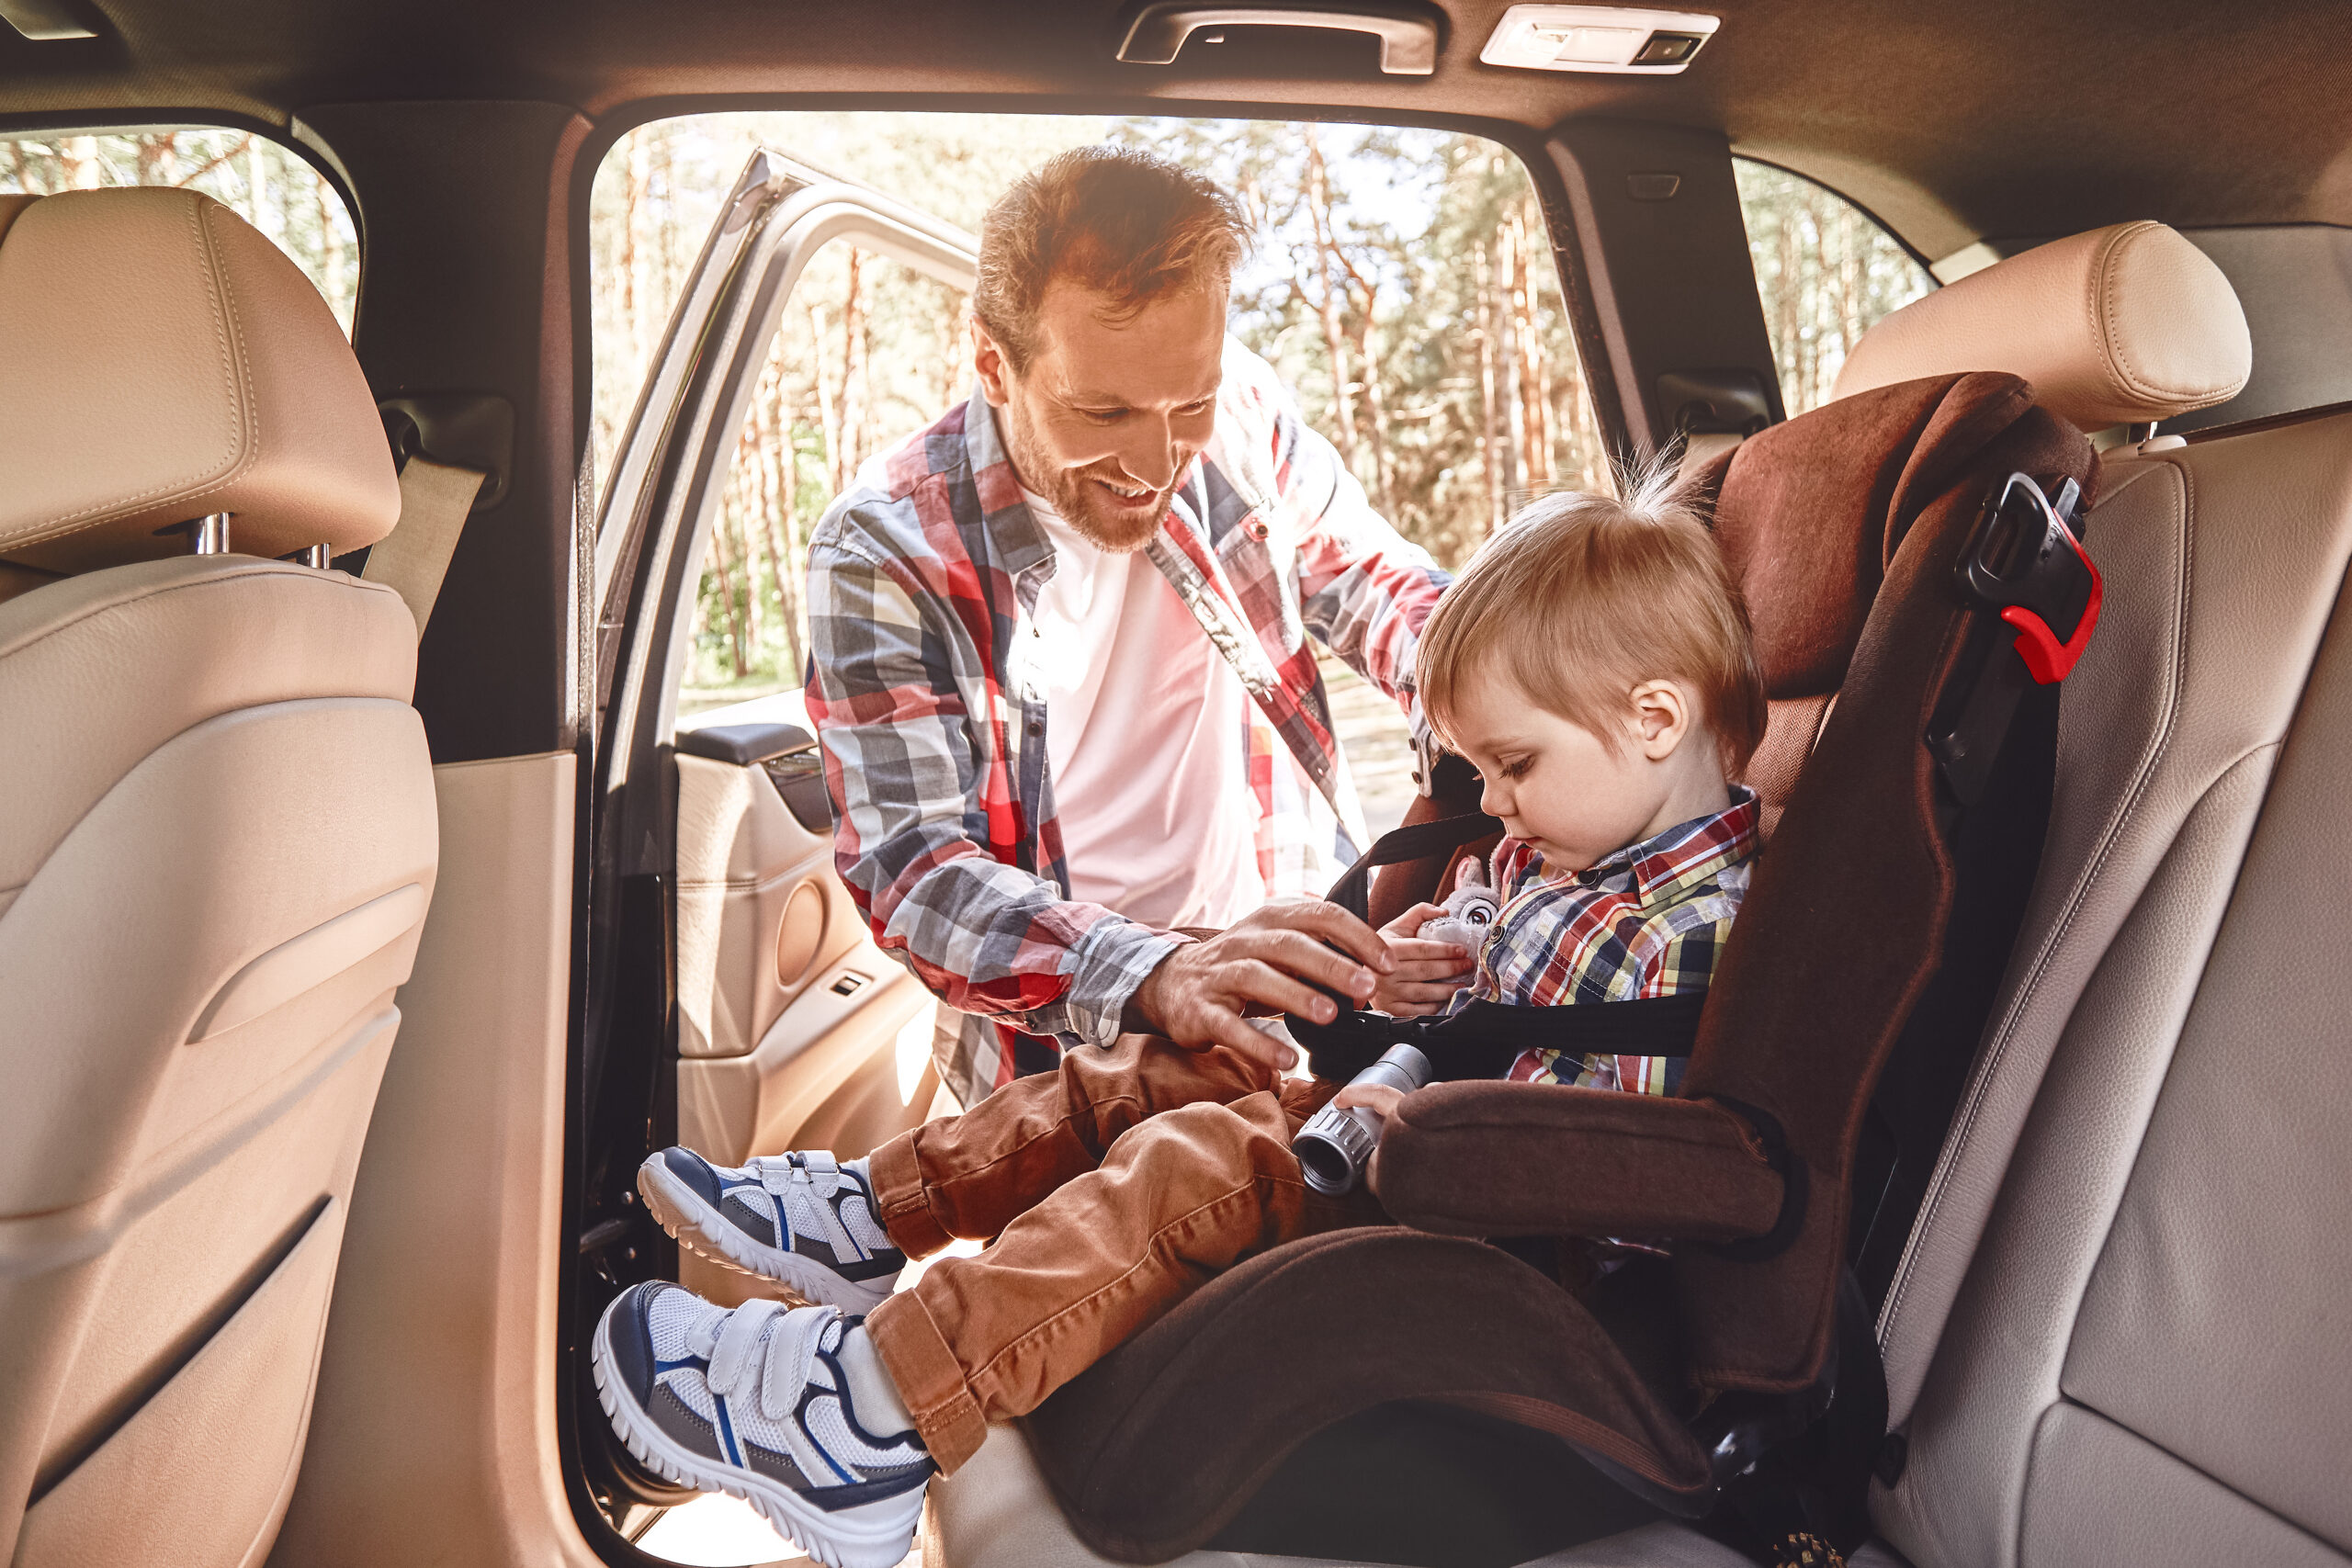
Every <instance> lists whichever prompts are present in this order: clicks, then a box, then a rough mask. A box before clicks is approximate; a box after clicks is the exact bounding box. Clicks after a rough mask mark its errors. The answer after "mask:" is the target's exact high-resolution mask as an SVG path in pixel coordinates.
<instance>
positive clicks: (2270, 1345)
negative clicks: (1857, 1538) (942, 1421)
mask: <svg viewBox="0 0 2352 1568" xmlns="http://www.w3.org/2000/svg"><path fill="white" fill-rule="evenodd" d="M2248 366H2249V351H2248V346H2247V341H2246V336H2245V324H2244V320H2243V317H2242V316H2241V315H2240V313H2239V312H2238V310H2237V308H2236V305H2235V301H2234V299H2233V298H2232V297H2231V295H2230V293H2229V290H2228V288H2227V286H2226V284H2225V283H2224V282H2223V281H2222V278H2221V277H2220V275H2219V274H2218V272H2216V271H2214V270H2213V269H2212V267H2211V264H2210V263H2205V262H2204V261H2203V260H2202V258H2201V257H2199V256H2198V255H2197V254H2196V253H2195V252H2194V250H2193V249H2192V248H2191V247H2189V246H2188V244H2187V243H2186V242H2183V241H2181V240H2180V239H2179V237H2178V236H2177V235H2175V234H2172V233H2170V231H2165V230H2164V229H2162V228H2160V227H2158V226H2155V225H2123V226H2120V227H2118V228H2115V229H2109V230H2102V231H2096V232H2094V233H2092V234H2088V235H2078V236H2075V238H2074V239H2071V240H2068V241H2063V242H2060V243H2057V244H2053V245H2051V246H2047V247H2044V248H2043V249H2042V250H2041V251H2036V252H2030V253H2028V254H2025V255H2023V256H2019V257H2018V258H2015V259H2014V260H2012V261H2009V262H2007V263H2003V264H2002V265H1999V266H1997V267H1995V268H1991V269H1988V270H1986V271H1985V272H1983V273H1979V274H1977V275H1975V276H1972V277H1970V278H1968V279H1965V280H1963V281H1962V283H1959V284H1955V285H1953V286H1952V287H1951V288H1946V289H1943V290H1939V292H1938V293H1936V294H1934V295H1931V296H1929V297H1928V299H1924V300H1922V301H1920V302H1919V303H1917V304H1915V305H1913V306H1911V307H1909V308H1907V309H1906V310H1903V311H1901V312H1898V313H1896V314H1895V315H1894V316H1890V317H1888V318H1887V320H1886V321H1884V322H1883V323H1881V325H1880V327H1879V328H1878V329H1877V331H1875V332H1874V333H1872V334H1871V337H1870V338H1868V339H1866V340H1865V341H1864V343H1863V344H1862V345H1861V347H1860V349H1859V350H1858V351H1857V353H1856V354H1855V355H1854V357H1853V359H1852V361H1851V362H1850V363H1849V367H1848V370H1847V374H1846V376H1845V377H1844V378H1841V380H1840V382H1839V388H1838V389H1839V390H1840V391H1841V392H1852V391H1856V390H1859V389H1863V388H1865V387H1869V386H1877V385H1883V384H1886V383H1889V382H1894V381H1898V380H1903V379H1906V378H1911V377H1916V376H1923V375H1930V374H1936V373H1939V372H1945V371H1953V370H1963V369H1997V370H2009V371H2014V372H2016V373H2018V374H2020V375H2023V376H2026V377H2028V378H2030V379H2031V380H2032V381H2033V382H2034V383H2035V385H2036V386H2037V387H2039V388H2041V389H2042V392H2043V397H2044V400H2045V401H2047V402H2048V403H2049V404H2050V405H2051V406H2052V408H2053V409H2054V410H2055V411H2056V412H2060V413H2062V414H2064V415H2066V416H2067V417H2069V418H2071V419H2074V420H2075V422H2076V423H2082V424H2085V425H2087V426H2100V425H2108V424H2116V423H2126V424H2128V423H2144V422H2147V421H2152V420H2156V419H2160V418H2164V417H2168V416H2169V415H2171V414H2173V413H2177V412H2185V411H2186V410H2188V409H2191V408H2196V407H2202V406H2206V405H2208V404H2211V403H2213V402H2217V401H2219V400H2222V398H2225V397H2227V396H2229V395H2231V394H2232V393H2233V391H2234V390H2235V389H2236V386H2237V385H2238V384H2239V383H2241V382H2242V381H2243V380H2244V378H2245V374H2246V371H2247V369H2248ZM2106 464H2107V466H2106V470H2105V472H2104V474H2103V476H2102V480H2103V490H2102V499H2101V500H2100V502H2099V503H2098V507H2097V508H2096V510H2095V511H2094V513H2092V517H2091V522H2090V546H2091V550H2092V553H2093V555H2094V556H2095V557H2096V558H2097V559H2098V563H2099V566H2100V569H2101V570H2102V571H2103V572H2104V573H2105V577H2106V584H2107V590H2106V615H2105V618H2104V620H2103V622H2102V624H2101V626H2100V630H2099V632H2098V637H2096V638H2095V639H2094V640H2093V641H2092V643H2091V645H2090V649H2089V650H2088V652H2087V653H2086V655H2085V657H2084V659H2083V661H2082V663H2081V665H2080V666H2079V667H2078V669H2077V670H2076V671H2075V675H2074V677H2073V678H2072V680H2071V681H2070V682H2069V683H2068V686H2067V689H2066V694H2065V697H2064V705H2063V711H2062V718H2061V733H2060V739H2059V760H2058V777H2057V794H2056V805H2055V813H2054V817H2053V821H2052V829H2051V833H2050V837H2049V841H2048V846H2047V849H2046V851H2045V854H2044V859H2043V863H2042V868H2041V877H2040V880H2039V883H2038V885H2037V887H2036V891H2035V894H2034V899H2033V903H2032V906H2031V908H2030V910H2029V913H2028V917H2027V920H2026V925H2025V929H2024V931H2023V933H2022V934H2021V936H2020V938H2019V941H2018V946H2017V950H2016V952H2015V953H2014V955H2013V958H2012V962H2011V965H2010V971H2009V976H2008V978H2007V982H2006V985H2005V988H2004V997H2003V999H2002V1001H2001V1003H2000V1004H1999V1006H1998V1007H1997V1008H1996V1012H1995V1015H1994V1022H1993V1024H1992V1026H1991V1027H1990V1029H1989V1030H1988V1032H1987V1037H1986V1042H1985V1046H1984V1048H1983V1050H1982V1052H1981V1054H1980V1058H1979V1061H1978V1063H1977V1066H1976V1068H1975V1071H1974V1074H1973V1078H1972V1081H1971V1083H1970V1085H1969V1088H1968V1090H1967V1094H1966V1096H1965V1098H1964V1099H1963V1100H1962V1106H1961V1110H1960V1113H1959V1116H1958V1118H1957V1120H1956V1122H1955V1125H1954V1127H1953V1130H1952V1133H1951V1136H1950V1137H1949V1138H1948V1139H1947V1141H1946V1145H1945V1148H1944V1152H1943V1156H1942V1160H1941V1162H1940V1164H1939V1169H1938V1171H1937V1176H1936V1180H1935V1183H1934V1186H1933V1189H1932V1190H1931V1191H1930V1193H1929V1195H1928V1201H1927V1205H1926V1207H1925V1209H1924V1210H1923V1212H1922V1214H1921V1218H1920V1222H1919V1224H1917V1227H1916V1228H1915V1231H1914V1233H1913V1236H1912V1241H1911V1246H1910V1248H1909V1250H1908V1252H1907V1253H1906V1255H1905V1259H1904V1263H1903V1268H1902V1270H1901V1272H1900V1274H1899V1275H1898V1277H1897V1279H1896V1280H1895V1282H1894V1289H1893V1291H1892V1292H1891V1294H1890V1295H1889V1297H1888V1300H1887V1303H1886V1305H1885V1308H1884V1310H1883V1314H1882V1316H1881V1320H1880V1325H1879V1328H1880V1339H1881V1343H1882V1346H1883V1349H1884V1352H1885V1357H1886V1366H1887V1375H1888V1382H1889V1385H1890V1395H1891V1404H1892V1415H1891V1419H1892V1422H1893V1424H1894V1429H1895V1430H1896V1431H1897V1432H1899V1433H1900V1434H1902V1436H1903V1438H1905V1445H1906V1447H1905V1464H1904V1468H1903V1469H1902V1471H1901V1472H1900V1474H1899V1476H1898V1478H1897V1480H1896V1481H1895V1483H1894V1486H1893V1487H1892V1488H1891V1489H1889V1488H1877V1489H1874V1493H1873V1497H1872V1512H1873V1517H1874V1518H1875V1520H1876V1523H1877V1526H1878V1529H1879V1532H1880V1539H1878V1540H1873V1541H1872V1542H1871V1544H1870V1545H1868V1546H1867V1547H1865V1548H1864V1549H1863V1551H1861V1552H1860V1554H1859V1555H1858V1556H1857V1557H1856V1558H1855V1559H1854V1561H1855V1562H1856V1563H1857V1564H1871V1565H1874V1568H1883V1565H1886V1564H1894V1563H1901V1562H1910V1563H1913V1564H1916V1565H1917V1568H2011V1565H2021V1568H2062V1565H2068V1564H2086V1565H2087V1564H2123V1563H2128V1564H2131V1565H2133V1568H2167V1565H2175V1564H2177V1565H2181V1568H2188V1565H2191V1564H2194V1565H2197V1568H2207V1565H2210V1564H2211V1563H2215V1562H2260V1563H2265V1564H2292V1565H2302V1564H2313V1565H2316V1564H2322V1563H2329V1564H2343V1563H2345V1562H2346V1561H2347V1560H2348V1559H2352V1487H2347V1486H2346V1484H2345V1475H2346V1464H2347V1456H2352V1399H2347V1397H2346V1396H2347V1391H2352V1333H2347V1332H2346V1323H2347V1321H2352V1317H2348V1316H2347V1314H2352V1304H2348V1303H2352V1123H2347V1122H2346V1121H2345V1119H2344V1117H2343V1114H2342V1108H2343V1107H2344V1106H2346V1104H2352V1053H2347V1052H2346V1049H2345V1045H2346V1024H2345V1020H2346V1018H2347V1017H2352V966H2347V965H2346V964H2345V962H2344V961H2343V954H2344V953H2345V952H2346V949H2347V934H2352V933H2348V932H2347V928H2352V914H2347V912H2346V910H2347V902H2346V897H2345V896H2344V891H2343V883H2344V870H2343V866H2344V859H2345V846H2346V833H2345V831H2344V829H2343V826H2342V817H2341V813H2342V807H2341V804H2340V802H2341V795H2342V791H2343V783H2342V781H2343V780H2344V778H2345V777H2346V776H2347V773H2352V601H2347V599H2346V594H2345V592H2344V589H2345V573H2346V565H2347V562H2352V415H2344V414H2340V413H2330V414H2325V415H2323V416H2317V417H2313V418H2311V419H2308V420H2306V421H2303V422H2301V423H2292V422H2290V423H2283V424H2271V423H2266V425H2265V427H2261V428H2252V429H2248V430H2246V431H2245V432H2243V433H2239V434H2231V433H2229V432H2228V431H2227V430H2226V429H2223V430H2217V431H2215V432H2212V433H2211V434H2200V435H2199V436H2195V437H2191V438H2190V440H2189V442H2188V444H2187V445H2185V446H2184V445H2180V444H2178V443H2177V442H2174V441H2170V440H2165V439H2159V440H2158V441H2155V442H2152V443H2149V444H2147V445H2146V446H2139V447H2135V446H2123V447H2119V448H2118V449H2116V450H2115V451H2114V452H2112V453H2110V454H2109V457H2108V458H2107V460H2106ZM932 1529H933V1532H934V1537H933V1554H932V1555H931V1556H930V1557H929V1558H928V1559H927V1560H928V1561H930V1562H933V1564H934V1565H936V1564H939V1563H942V1562H944V1564H946V1565H947V1568H995V1565H997V1564H1012V1563H1016V1562H1017V1563H1022V1564H1025V1565H1028V1568H1069V1565H1074V1564H1081V1563H1086V1564H1091V1563H1094V1562H1098V1561H1099V1560H1098V1559H1096V1558H1094V1557H1093V1556H1091V1554H1090V1553H1088V1552H1087V1551H1085V1550H1084V1549H1083V1548H1082V1547H1080V1545H1079V1544H1078V1543H1077V1542H1076V1541H1075V1540H1074V1539H1072V1538H1071V1537H1070V1535H1069V1531H1068V1529H1067V1528H1066V1527H1064V1526H1063V1525H1062V1524H1061V1522H1060V1517H1059V1515H1058V1513H1057V1511H1056V1509H1055V1507H1054V1505H1053V1503H1052V1501H1051V1499H1050V1498H1049V1497H1048V1496H1047V1495H1046V1493H1045V1491H1044V1486H1043V1483H1042V1481H1041V1480H1040V1479H1039V1477H1038V1474H1037V1472H1036V1469H1035V1464H1034V1463H1033V1462H1032V1461H1030V1460H1029V1458H1028V1454H1027V1450H1026V1449H1025V1447H1024V1446H1023V1444H1022V1441H1021V1438H1020V1435H1019V1433H1018V1432H1017V1431H1015V1430H1013V1429H1012V1428H1001V1429H999V1430H998V1431H996V1432H994V1433H991V1434H990V1438H989V1442H988V1444H987V1445H986V1446H985V1447H984V1448H983V1449H982V1450H981V1452H980V1454H979V1456H978V1458H977V1459H976V1460H974V1461H973V1462H972V1463H971V1464H970V1465H968V1466H967V1467H966V1469H965V1470H964V1471H962V1472H958V1473H957V1474H956V1476H955V1477H953V1478H952V1479H950V1480H949V1481H947V1482H946V1483H942V1484H940V1485H937V1486H935V1487H934V1488H933V1518H932ZM1188 1561H1189V1562H1193V1563H1197V1564H1206V1563H1209V1562H1216V1563H1220V1564H1227V1565H1230V1564H1234V1563H1235V1562H1237V1559H1235V1558H1234V1557H1233V1556H1232V1555H1230V1554H1225V1553H1208V1552H1203V1553H1198V1554H1196V1555H1195V1557H1194V1558H1193V1559H1191V1560H1188ZM1272 1561H1273V1560H1270V1559H1269V1560H1261V1562H1272ZM1745 1561H1746V1560H1745V1559H1744V1558H1741V1557H1739V1556H1738V1555H1736V1554H1735V1553H1732V1552H1730V1551H1727V1550H1725V1549H1724V1548H1722V1547H1719V1546H1717V1545H1715V1544H1713V1542H1711V1541H1709V1540H1705V1539H1704V1538H1702V1537H1700V1536H1698V1535H1696V1534H1694V1533H1692V1532H1691V1531H1689V1530H1686V1529H1680V1528H1679V1527H1676V1526H1672V1525H1656V1526H1651V1527H1648V1528H1646V1529H1641V1530H1636V1531H1634V1532H1632V1533H1631V1534H1628V1535H1624V1536H1619V1537H1615V1538H1612V1539H1611V1540H1604V1541H1599V1542H1595V1543H1592V1544H1590V1545H1588V1546H1585V1547H1580V1548H1577V1549H1575V1550H1573V1551H1566V1552H1563V1553H1559V1554H1557V1555H1555V1557H1553V1558H1550V1559H1546V1560H1545V1562H1547V1563H1550V1564H1553V1565H1555V1568H1567V1565H1569V1564H1590V1565H1594V1568H1666V1565H1691V1568H1699V1565H1706V1568H1736V1565H1737V1564H1739V1563H1742V1562H1745Z"/></svg>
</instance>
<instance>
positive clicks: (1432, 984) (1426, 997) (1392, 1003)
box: [1372, 904, 1471, 1018]
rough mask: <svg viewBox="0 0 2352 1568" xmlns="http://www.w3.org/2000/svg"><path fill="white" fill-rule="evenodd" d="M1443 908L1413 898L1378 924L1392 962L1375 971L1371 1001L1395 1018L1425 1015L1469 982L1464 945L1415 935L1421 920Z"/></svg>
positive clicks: (1438, 1007) (1425, 919) (1467, 960)
mask: <svg viewBox="0 0 2352 1568" xmlns="http://www.w3.org/2000/svg"><path fill="white" fill-rule="evenodd" d="M1444 913H1445V911H1444V910H1443V909H1442V908H1438V907H1437V906H1436V905H1435V904H1416V905H1414V906H1413V907H1412V908H1409V909H1408V910H1406V911H1405V912H1404V913H1403V914H1401V915H1399V916H1397V918H1396V919H1393V920H1391V921H1389V922H1388V923H1387V924H1386V925H1385V926H1383V927H1381V928H1380V934H1381V937H1382V939H1383V940H1385V942H1387V943H1388V956H1389V957H1391V958H1393V959H1395V960H1396V961H1397V967H1396V968H1395V969H1394V970H1392V971H1390V972H1389V973H1388V974H1385V975H1383V976H1381V977H1380V984H1379V985H1378V986H1377V987H1374V991H1373V993H1372V1005H1373V1006H1374V1007H1375V1008H1378V1009H1379V1010H1381V1011H1382V1012H1385V1013H1390V1014H1393V1015H1394V1016H1396V1017H1397V1018H1424V1017H1427V1016H1428V1015H1429V1014H1430V1013H1433V1012H1435V1011H1437V1010H1438V1009H1440V1008H1442V1007H1443V1006H1444V1005H1445V1004H1446V1003H1448V1002H1450V1001H1452V1000H1453V993H1454V992H1456V991H1458V990H1460V989H1461V988H1462V987H1464V986H1466V985H1468V984H1469V983H1470V980H1471V970H1470V959H1471V953H1470V950H1469V949H1467V948H1465V947H1459V946H1456V945H1455V944H1454V943H1453V942H1430V941H1427V940H1425V939H1424V938H1422V937H1421V936H1420V935H1419V932H1420V929H1421V927H1422V926H1424V925H1426V924H1428V923H1429V922H1430V921H1431V920H1433V919H1437V918H1438V917H1439V916H1441V915H1442V914H1444Z"/></svg>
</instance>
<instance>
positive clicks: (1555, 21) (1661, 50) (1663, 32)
mask: <svg viewBox="0 0 2352 1568" xmlns="http://www.w3.org/2000/svg"><path fill="white" fill-rule="evenodd" d="M1720 20H1721V18H1719V17H1709V16H1703V15H1702V14H1700V13H1698V12H1695V11H1647V10H1639V9H1635V8H1634V7H1631V6H1512V7H1511V8H1510V10H1508V11H1505V12H1504V13H1503V19H1502V20H1501V21H1500V22H1498V23H1497V24H1496V26H1495V32H1494V36H1493V37H1492V38H1490V39H1487V47H1486V48H1484V49H1482V50H1480V51H1478V58H1479V59H1480V60H1483V61H1485V62H1487V64H1489V65H1512V66H1517V67H1519V68H1520V69H1521V70H1526V71H1598V72H1604V73H1613V74H1618V75H1627V76H1671V75H1674V74H1675V73H1678V72H1680V71H1682V70H1684V69H1686V68H1687V67H1688V66H1689V65H1690V63H1691V57H1692V56H1694V55H1696V54H1697V53H1698V52H1699V50H1700V48H1701V46H1702V45H1703V44H1705V42H1706V41H1707V40H1708V39H1711V38H1713V36H1714V33H1715V28H1716V26H1717V25H1718V23H1719V22H1720Z"/></svg>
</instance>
